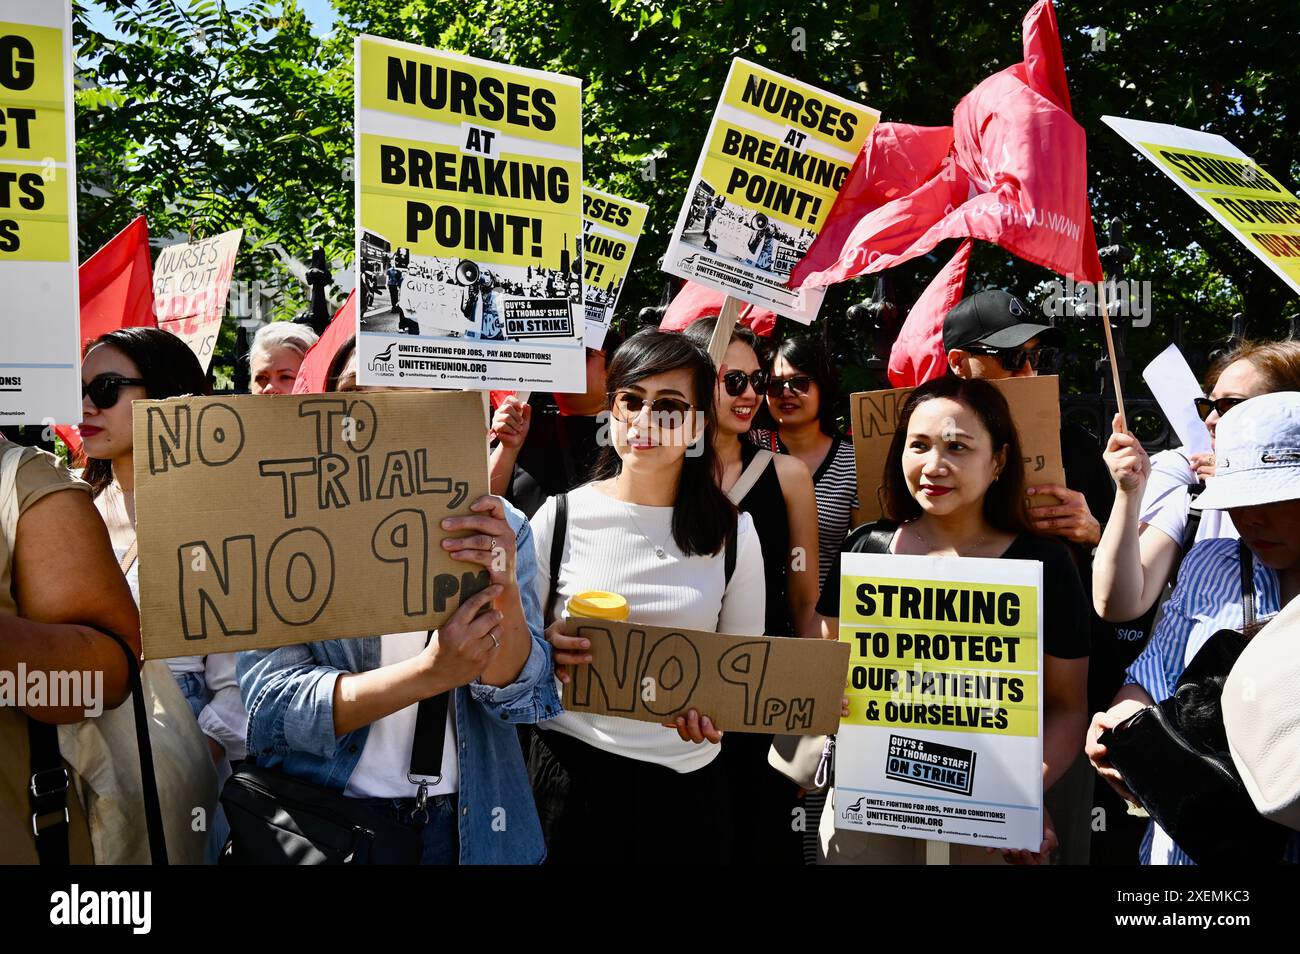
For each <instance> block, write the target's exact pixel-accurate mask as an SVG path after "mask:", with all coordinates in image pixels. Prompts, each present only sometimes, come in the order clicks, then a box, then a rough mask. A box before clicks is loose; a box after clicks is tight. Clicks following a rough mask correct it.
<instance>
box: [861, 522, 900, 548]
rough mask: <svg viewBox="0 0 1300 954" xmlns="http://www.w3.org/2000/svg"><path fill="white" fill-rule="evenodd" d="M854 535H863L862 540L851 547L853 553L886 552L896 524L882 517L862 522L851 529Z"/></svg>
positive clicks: (895, 529) (891, 540) (894, 532)
mask: <svg viewBox="0 0 1300 954" xmlns="http://www.w3.org/2000/svg"><path fill="white" fill-rule="evenodd" d="M853 532H854V535H857V534H859V533H861V534H863V535H864V538H863V539H862V542H861V543H859V544H857V545H856V546H854V547H853V552H855V553H888V552H889V544H890V543H892V542H893V539H894V534H896V533H897V532H898V524H896V523H895V522H894V521H892V520H886V519H884V518H883V517H882V518H881V519H879V520H876V521H874V522H872V523H867V524H863V525H862V526H861V527H858V529H857V530H855V531H853Z"/></svg>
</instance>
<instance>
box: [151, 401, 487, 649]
mask: <svg viewBox="0 0 1300 954" xmlns="http://www.w3.org/2000/svg"><path fill="white" fill-rule="evenodd" d="M133 410H134V417H133V422H134V435H135V448H136V453H135V487H136V490H135V501H136V533H137V536H138V539H139V543H140V550H139V559H140V616H141V622H142V634H143V638H144V651H145V656H146V658H150V659H156V658H160V657H168V656H188V655H201V654H204V653H222V652H232V651H234V650H241V649H265V648H269V647H274V646H284V645H288V644H290V643H304V642H310V641H312V640H318V639H346V638H348V637H352V636H377V635H382V634H384V633H405V632H410V631H412V630H419V629H435V628H437V627H438V626H439V625H441V624H442V622H443V621H444V620H446V619H447V617H448V616H450V615H451V614H452V613H453V612H455V610H456V607H458V606H459V605H460V603H461V601H462V600H463V599H466V598H467V597H469V596H471V595H473V593H475V592H477V591H478V590H480V589H482V588H483V587H485V586H487V585H488V574H487V571H486V570H484V569H482V568H481V567H478V566H476V565H474V564H470V563H464V562H460V561H457V560H452V559H451V558H450V557H448V556H447V555H446V554H445V552H444V551H443V549H442V539H443V537H444V536H448V534H447V533H445V532H444V531H443V530H442V527H441V521H442V519H443V518H444V517H448V516H453V515H457V514H461V515H464V514H468V513H469V506H470V504H472V503H473V502H474V501H475V500H477V499H478V498H479V497H480V496H481V495H483V494H485V493H487V489H488V482H487V433H486V430H485V427H484V423H483V407H482V400H481V398H480V397H479V395H477V394H472V393H467V392H457V393H448V394H394V393H364V394H358V393H345V394H312V395H279V396H276V397H255V396H244V397H215V398H174V399H172V400H167V401H136V402H134V405H133Z"/></svg>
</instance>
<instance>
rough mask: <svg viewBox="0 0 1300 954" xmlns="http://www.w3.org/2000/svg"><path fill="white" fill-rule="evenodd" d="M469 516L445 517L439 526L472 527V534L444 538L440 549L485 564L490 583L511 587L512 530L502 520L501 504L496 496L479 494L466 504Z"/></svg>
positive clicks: (458, 529)
mask: <svg viewBox="0 0 1300 954" xmlns="http://www.w3.org/2000/svg"><path fill="white" fill-rule="evenodd" d="M469 509H470V510H473V511H474V515H473V516H469V517H447V518H446V519H444V520H443V521H442V529H444V530H446V531H447V532H449V533H459V532H463V531H466V530H474V531H477V533H476V534H475V535H474V536H472V537H447V538H445V539H444V540H443V541H442V548H443V549H444V550H446V551H447V555H448V556H450V557H451V558H452V559H453V560H460V561H462V562H465V563H477V564H478V565H479V566H484V567H487V569H488V573H489V575H490V577H491V580H492V582H493V583H494V584H499V585H500V586H502V587H507V588H513V587H517V586H518V581H517V580H516V579H515V532H514V531H513V530H511V529H510V524H508V523H506V509H505V504H504V503H503V502H502V500H501V498H500V497H493V496H490V495H489V496H483V497H480V498H478V500H476V501H474V502H473V503H472V504H470V508H469Z"/></svg>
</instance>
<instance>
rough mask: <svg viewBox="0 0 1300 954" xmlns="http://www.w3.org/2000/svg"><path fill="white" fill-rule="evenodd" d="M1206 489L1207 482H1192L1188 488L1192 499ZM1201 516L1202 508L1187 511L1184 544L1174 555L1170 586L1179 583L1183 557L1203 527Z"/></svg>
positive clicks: (1170, 572)
mask: <svg viewBox="0 0 1300 954" xmlns="http://www.w3.org/2000/svg"><path fill="white" fill-rule="evenodd" d="M1204 489H1205V484H1190V485H1189V486H1188V488H1187V493H1188V496H1189V497H1190V498H1191V499H1192V500H1195V499H1196V498H1197V497H1199V496H1200V495H1201V491H1202V490H1204ZM1201 516H1202V512H1201V511H1200V510H1196V509H1194V508H1189V509H1188V511H1187V523H1186V524H1184V525H1183V546H1182V549H1180V550H1179V551H1178V556H1176V557H1174V567H1173V569H1172V570H1170V571H1169V585H1170V586H1175V585H1177V583H1178V571H1179V570H1180V569H1181V568H1182V565H1183V557H1185V556H1187V551H1188V550H1190V549H1191V548H1192V547H1193V546H1194V545H1195V543H1196V534H1197V531H1199V530H1200V528H1201Z"/></svg>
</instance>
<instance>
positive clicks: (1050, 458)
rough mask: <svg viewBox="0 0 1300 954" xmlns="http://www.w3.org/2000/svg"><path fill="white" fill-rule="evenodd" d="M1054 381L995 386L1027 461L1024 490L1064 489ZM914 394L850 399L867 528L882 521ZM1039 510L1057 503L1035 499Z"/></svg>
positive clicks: (871, 394) (1017, 381) (879, 394)
mask: <svg viewBox="0 0 1300 954" xmlns="http://www.w3.org/2000/svg"><path fill="white" fill-rule="evenodd" d="M1057 382H1058V379H1057V378H1056V376H1055V375H1049V376H1042V377H1032V378H1007V379H1005V380H1002V381H991V382H989V383H990V384H992V385H994V386H995V387H996V388H997V389H998V390H1000V391H1001V392H1002V393H1003V395H1004V396H1005V397H1006V399H1007V403H1008V404H1009V405H1010V406H1011V417H1012V419H1013V420H1014V421H1015V424H1016V430H1017V431H1018V432H1019V434H1020V449H1021V452H1022V454H1023V456H1024V461H1025V486H1026V487H1036V486H1040V485H1042V484H1060V485H1064V484H1065V468H1064V466H1063V465H1062V464H1061V404H1060V390H1059V385H1058V383H1057ZM914 390H916V389H915V388H891V389H890V390H888V391H859V392H857V393H855V394H853V395H852V396H851V397H850V399H849V407H850V409H851V412H852V416H853V455H854V457H855V459H856V463H857V468H858V502H859V508H858V514H859V517H860V520H861V522H862V523H870V522H871V521H872V520H878V519H879V518H880V516H881V503H882V501H881V497H882V494H881V483H880V481H881V476H882V475H883V473H884V469H885V458H886V457H887V456H888V455H889V444H890V442H891V441H892V440H893V439H894V431H895V429H896V426H897V424H898V414H899V412H900V411H901V410H902V409H903V404H904V402H906V400H907V396H908V395H909V394H911V393H912V392H913V391H914ZM1033 500H1034V505H1035V506H1048V505H1050V504H1051V503H1053V502H1055V500H1056V498H1054V497H1049V496H1046V495H1044V496H1042V497H1039V496H1035V497H1034V498H1033Z"/></svg>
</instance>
